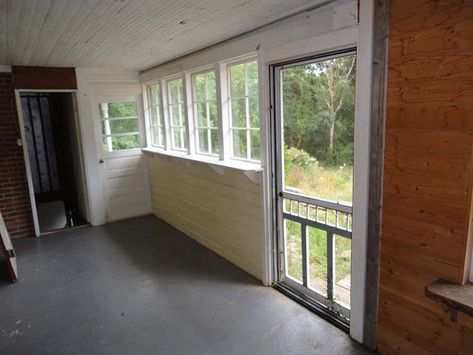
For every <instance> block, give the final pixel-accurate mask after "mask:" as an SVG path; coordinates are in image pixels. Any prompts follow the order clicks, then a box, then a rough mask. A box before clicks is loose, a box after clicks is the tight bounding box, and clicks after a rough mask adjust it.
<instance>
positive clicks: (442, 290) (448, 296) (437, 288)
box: [425, 279, 473, 316]
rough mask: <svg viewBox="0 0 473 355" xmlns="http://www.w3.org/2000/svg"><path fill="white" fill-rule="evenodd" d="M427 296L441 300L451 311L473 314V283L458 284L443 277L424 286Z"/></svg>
mask: <svg viewBox="0 0 473 355" xmlns="http://www.w3.org/2000/svg"><path fill="white" fill-rule="evenodd" d="M425 294H426V296H427V297H429V298H431V299H433V300H435V301H438V302H441V303H443V304H445V305H446V306H448V308H450V310H452V311H460V312H463V313H466V314H468V315H470V316H473V285H472V284H466V285H459V284H455V283H453V282H450V281H446V280H443V279H440V280H437V281H435V282H433V283H431V284H430V285H428V286H427V287H426V288H425Z"/></svg>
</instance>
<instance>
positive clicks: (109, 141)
mask: <svg viewBox="0 0 473 355" xmlns="http://www.w3.org/2000/svg"><path fill="white" fill-rule="evenodd" d="M139 146H140V137H139V135H130V136H119V137H104V138H103V150H104V151H106V152H112V151H116V150H124V149H131V148H138V147H139Z"/></svg>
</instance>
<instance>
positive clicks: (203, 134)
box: [197, 129, 209, 154]
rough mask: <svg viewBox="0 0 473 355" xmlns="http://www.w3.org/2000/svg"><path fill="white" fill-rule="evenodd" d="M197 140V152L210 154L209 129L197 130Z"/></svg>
mask: <svg viewBox="0 0 473 355" xmlns="http://www.w3.org/2000/svg"><path fill="white" fill-rule="evenodd" d="M197 140H198V145H197V151H198V152H199V153H205V154H208V153H209V142H208V136H207V129H198V130H197Z"/></svg>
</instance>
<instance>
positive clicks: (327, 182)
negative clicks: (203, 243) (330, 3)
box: [272, 50, 356, 324]
mask: <svg viewBox="0 0 473 355" xmlns="http://www.w3.org/2000/svg"><path fill="white" fill-rule="evenodd" d="M355 68H356V54H355V52H354V51H353V50H350V51H343V52H338V53H336V54H333V53H332V54H330V55H326V56H321V57H316V58H311V59H304V60H300V61H295V62H290V63H284V64H280V65H275V66H273V67H272V87H273V93H274V95H273V97H274V100H273V107H274V113H275V114H274V122H275V124H274V127H273V129H274V130H273V131H274V133H275V140H274V142H273V143H274V165H275V170H274V175H275V191H274V192H275V196H274V201H275V208H276V214H275V216H276V217H275V218H276V229H277V249H278V253H277V254H278V257H277V258H276V259H277V260H275V263H276V264H277V271H278V272H277V274H278V275H277V277H278V280H277V281H278V285H279V286H281V287H284V288H287V289H289V291H290V292H292V293H293V294H296V295H298V296H299V297H301V298H300V299H303V302H306V303H308V305H309V306H311V307H315V308H317V309H318V310H319V311H322V312H324V313H326V314H327V315H329V316H330V317H332V318H334V319H336V320H337V321H341V322H343V323H345V324H349V319H350V277H351V236H352V196H353V164H354V155H353V146H354V140H353V133H354V117H355Z"/></svg>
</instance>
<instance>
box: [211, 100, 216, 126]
mask: <svg viewBox="0 0 473 355" xmlns="http://www.w3.org/2000/svg"><path fill="white" fill-rule="evenodd" d="M209 116H210V117H209V118H210V127H215V128H217V127H218V116H217V103H216V102H215V101H210V102H209Z"/></svg>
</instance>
